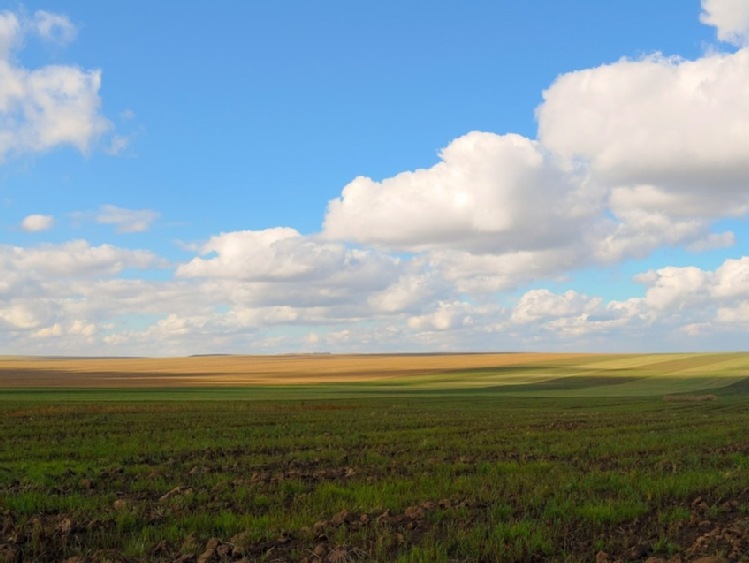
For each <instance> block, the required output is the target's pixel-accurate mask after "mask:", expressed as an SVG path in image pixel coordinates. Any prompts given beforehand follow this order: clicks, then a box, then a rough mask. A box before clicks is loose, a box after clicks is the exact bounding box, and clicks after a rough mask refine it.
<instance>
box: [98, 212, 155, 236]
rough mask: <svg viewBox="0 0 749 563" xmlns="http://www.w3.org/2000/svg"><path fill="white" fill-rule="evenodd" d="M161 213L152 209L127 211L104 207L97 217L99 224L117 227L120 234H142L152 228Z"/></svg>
mask: <svg viewBox="0 0 749 563" xmlns="http://www.w3.org/2000/svg"><path fill="white" fill-rule="evenodd" d="M158 218H159V213H158V212H156V211H153V210H151V209H126V208H124V207H117V206H116V205H102V206H101V209H100V210H99V213H98V215H97V216H96V221H97V222H98V223H103V224H105V225H115V226H116V228H117V232H118V233H141V232H144V231H147V230H148V229H150V228H151V224H152V223H153V222H154V221H155V220H156V219H158Z"/></svg>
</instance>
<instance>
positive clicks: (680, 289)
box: [0, 0, 749, 356]
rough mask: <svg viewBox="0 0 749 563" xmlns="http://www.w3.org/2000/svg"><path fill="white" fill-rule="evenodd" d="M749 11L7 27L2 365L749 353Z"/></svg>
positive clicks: (506, 4)
mask: <svg viewBox="0 0 749 563" xmlns="http://www.w3.org/2000/svg"><path fill="white" fill-rule="evenodd" d="M748 214H749V2H747V1H746V0H702V2H699V1H698V0H689V1H684V0H662V1H659V2H652V1H650V0H629V1H628V2H598V1H594V0H568V1H565V2H558V1H557V0H532V1H527V2H519V1H509V0H502V1H493V0H492V1H489V0H476V1H472V2H458V1H447V0H438V1H430V2H426V1H421V0H415V1H414V2H396V1H390V0H384V1H382V2H370V3H364V2H349V1H344V0H331V1H325V2H307V1H301V0H299V1H291V0H283V1H278V2H260V1H258V2H244V1H226V2H221V3H214V4H212V5H210V6H209V5H207V4H205V3H198V2H194V1H185V2H181V3H179V5H176V4H174V3H169V2H146V1H145V0H136V1H134V2H133V1H131V2H124V1H120V0H113V1H112V2H105V3H103V2H100V1H99V0H81V1H76V2H70V1H59V2H54V3H43V2H35V1H34V2H23V3H20V2H10V3H7V4H6V7H5V8H4V9H0V354H4V355H74V356H127V355H135V356H175V355H190V354H209V353H252V354H256V353H307V352H355V353H366V352H428V351H439V352H444V351H520V350H537V351H595V352H620V351H631V352H648V351H663V352H666V351H711V350H745V349H746V348H747V344H746V342H747V335H749V226H748V225H747V215H748Z"/></svg>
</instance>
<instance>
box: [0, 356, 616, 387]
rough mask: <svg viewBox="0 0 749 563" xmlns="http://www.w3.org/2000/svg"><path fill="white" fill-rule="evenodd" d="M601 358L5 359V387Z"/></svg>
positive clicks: (247, 378) (247, 381) (184, 382)
mask: <svg viewBox="0 0 749 563" xmlns="http://www.w3.org/2000/svg"><path fill="white" fill-rule="evenodd" d="M593 356H595V355H593V354H558V353H554V354H544V353H511V354H432V355H429V354H423V355H422V354H411V355H409V354H405V355H398V354H382V355H379V354H373V355H327V354H322V355H314V354H310V355H304V354H301V355H285V356H201V357H189V358H18V357H5V358H2V357H0V388H4V389H11V388H66V387H70V388H80V387H89V388H123V387H132V388H153V387H201V386H211V387H214V386H242V385H295V384H315V383H353V382H369V381H381V380H385V379H390V378H395V377H401V376H408V375H424V374H439V373H446V372H451V371H458V370H470V369H477V368H492V367H504V366H520V365H524V364H535V363H539V362H549V361H552V362H553V361H558V360H572V359H574V358H589V357H593ZM601 356H602V357H603V356H604V355H601Z"/></svg>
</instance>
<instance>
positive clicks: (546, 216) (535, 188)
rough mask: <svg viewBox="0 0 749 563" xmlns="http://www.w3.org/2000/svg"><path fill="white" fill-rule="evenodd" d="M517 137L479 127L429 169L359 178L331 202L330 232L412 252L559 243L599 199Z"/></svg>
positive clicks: (327, 232)
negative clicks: (378, 178)
mask: <svg viewBox="0 0 749 563" xmlns="http://www.w3.org/2000/svg"><path fill="white" fill-rule="evenodd" d="M591 195H592V194H590V193H583V190H582V189H581V186H580V185H579V184H577V183H576V182H574V178H573V177H571V175H569V174H567V173H565V172H562V171H561V170H559V169H558V168H557V167H555V166H554V164H553V162H550V161H549V160H548V158H547V156H546V154H545V151H544V150H543V148H542V147H540V146H539V145H538V144H537V143H536V142H534V141H531V140H529V139H526V138H525V137H521V136H519V135H496V134H494V133H483V132H477V131H474V132H472V133H468V134H466V135H464V136H463V137H460V138H458V139H455V140H453V141H452V142H451V143H450V144H449V145H448V146H447V147H446V148H445V149H444V150H443V151H442V152H441V153H440V162H439V163H437V164H436V165H434V166H433V167H432V168H429V169H425V170H416V171H414V172H403V173H401V174H399V175H397V176H395V177H393V178H388V179H385V180H383V181H382V182H380V183H378V182H375V181H373V180H371V179H369V178H364V177H359V178H356V179H355V180H354V181H353V182H351V183H350V184H348V185H347V186H346V187H345V188H344V189H343V192H342V193H341V197H340V198H338V199H334V200H332V201H331V202H330V203H329V205H328V212H327V215H326V217H325V223H324V227H323V234H324V235H325V236H327V237H329V238H334V239H344V240H352V241H356V242H359V243H363V244H374V245H379V246H383V247H390V248H400V249H409V250H428V249H433V248H440V249H445V248H454V249H462V250H473V251H492V250H495V251H496V250H498V251H502V252H509V251H519V250H532V249H537V248H549V247H553V246H559V245H561V244H564V242H565V241H567V240H569V238H570V237H571V236H573V235H572V232H571V231H572V230H573V225H575V224H576V222H577V221H579V220H580V219H581V218H582V219H585V218H586V217H588V216H590V215H591V214H592V213H593V212H595V211H597V208H596V207H597V205H599V203H600V202H598V201H596V199H595V198H591Z"/></svg>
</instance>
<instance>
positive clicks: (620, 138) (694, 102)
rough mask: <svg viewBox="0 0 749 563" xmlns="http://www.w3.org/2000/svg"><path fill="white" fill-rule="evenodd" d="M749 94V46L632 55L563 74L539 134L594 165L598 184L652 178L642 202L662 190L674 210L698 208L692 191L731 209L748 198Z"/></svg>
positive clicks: (541, 114) (547, 96)
mask: <svg viewBox="0 0 749 563" xmlns="http://www.w3.org/2000/svg"><path fill="white" fill-rule="evenodd" d="M747 91H749V49H743V50H740V51H738V52H736V53H733V54H720V53H717V54H712V55H708V56H705V57H703V58H701V59H699V60H696V61H687V60H681V59H675V58H668V57H664V56H661V55H653V56H650V57H647V58H645V59H643V60H626V59H625V60H621V61H619V62H616V63H612V64H607V65H603V66H600V67H598V68H593V69H588V70H581V71H577V72H571V73H567V74H563V75H562V76H560V77H559V78H557V80H556V81H555V82H554V83H553V84H552V85H551V86H550V87H549V88H548V89H547V90H546V91H545V92H544V102H543V104H542V105H541V106H540V107H539V108H538V110H537V116H538V122H539V127H538V130H539V139H540V141H541V142H542V143H543V145H544V146H545V147H547V148H548V149H550V150H551V151H553V152H554V153H555V154H557V155H559V156H560V157H562V158H564V159H565V160H567V161H575V160H582V161H583V162H584V163H587V164H589V165H590V169H591V172H592V174H593V175H594V178H596V179H597V180H598V181H602V182H606V183H609V184H613V185H614V186H616V185H637V184H651V185H652V186H651V187H650V188H649V189H648V190H647V191H641V192H642V193H640V195H642V196H643V200H644V201H643V204H644V205H647V204H650V205H652V204H653V203H654V201H653V200H654V198H656V197H657V196H658V194H657V193H656V191H657V190H660V191H665V192H667V194H668V195H661V200H662V201H661V202H660V203H662V204H665V205H667V207H666V209H670V208H672V207H675V208H676V210H677V212H684V211H685V210H687V209H690V208H691V209H694V208H695V205H694V204H693V203H691V200H689V199H688V197H689V195H690V194H691V193H692V192H694V194H695V195H696V196H697V197H698V198H701V199H702V201H704V200H706V199H709V198H710V197H711V196H712V199H714V200H715V201H713V202H712V206H711V208H712V211H713V212H716V211H717V212H719V213H727V212H730V211H731V209H732V208H733V206H735V205H738V206H746V205H747V204H748V203H749V198H747V190H746V186H747V181H749V166H747V161H748V158H749V96H747V95H746V93H747ZM669 198H670V199H671V200H672V201H668V199H669ZM721 198H723V202H722V204H721V201H720V199H721ZM700 214H702V212H701V213H700Z"/></svg>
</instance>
